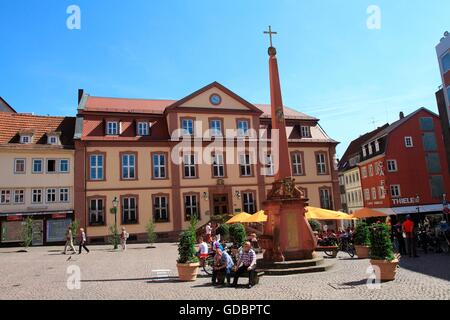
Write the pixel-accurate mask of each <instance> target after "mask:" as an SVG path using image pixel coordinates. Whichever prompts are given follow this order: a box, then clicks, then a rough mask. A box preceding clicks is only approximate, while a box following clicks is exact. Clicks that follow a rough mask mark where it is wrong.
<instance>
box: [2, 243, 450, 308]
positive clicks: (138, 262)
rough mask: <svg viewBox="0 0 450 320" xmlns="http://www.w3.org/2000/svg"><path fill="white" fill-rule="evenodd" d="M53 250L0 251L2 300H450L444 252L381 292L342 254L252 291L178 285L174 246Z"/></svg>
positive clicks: (406, 269) (408, 269)
mask: <svg viewBox="0 0 450 320" xmlns="http://www.w3.org/2000/svg"><path fill="white" fill-rule="evenodd" d="M58 249H60V248H55V247H44V248H30V249H29V252H27V253H18V252H17V249H6V248H3V249H0V272H1V277H0V299H77V300H78V299H162V300H166V299H196V300H200V299H202V300H203V299H221V300H223V299H224V300H244V299H276V300H278V299H296V300H302V299H408V300H411V299H446V300H448V299H450V255H449V254H428V255H425V254H422V255H421V257H420V258H417V259H410V258H403V259H402V261H401V266H402V267H401V268H400V269H399V271H398V273H397V279H396V280H395V281H393V282H389V283H383V284H381V288H379V289H369V288H368V287H367V285H366V283H367V280H366V279H367V277H368V275H367V274H366V270H367V267H368V266H369V260H356V259H349V257H348V256H346V255H345V254H342V253H341V254H340V255H339V256H338V259H335V262H336V263H335V265H334V267H333V268H332V269H331V270H330V271H327V272H324V273H313V274H302V275H292V276H281V277H280V276H278V277H275V276H265V277H263V278H262V279H261V282H260V284H259V285H258V286H255V287H254V288H253V289H251V290H249V289H246V288H244V287H242V288H238V289H235V288H215V287H212V286H211V285H210V284H209V282H210V279H209V278H207V277H206V275H204V274H203V273H201V274H200V275H199V278H198V279H197V281H196V282H193V283H183V282H178V281H177V277H176V276H177V271H176V263H175V261H176V256H177V247H176V245H175V244H157V245H156V248H147V246H146V245H131V246H129V249H128V251H126V252H121V251H119V252H114V251H113V250H111V249H110V247H102V246H95V247H92V248H91V253H89V254H86V253H83V254H82V255H66V256H65V255H62V254H61V251H60V250H58ZM69 257H71V258H70V260H69V261H67V259H69ZM72 265H75V266H78V267H79V268H80V270H81V279H82V280H81V288H80V289H79V290H69V289H68V287H67V279H68V277H69V275H68V274H67V267H68V266H72ZM156 269H170V270H171V271H172V277H171V278H168V279H157V278H156V277H155V276H154V274H152V270H156ZM155 278H156V279H155ZM240 282H241V283H242V284H246V283H247V279H242V280H240Z"/></svg>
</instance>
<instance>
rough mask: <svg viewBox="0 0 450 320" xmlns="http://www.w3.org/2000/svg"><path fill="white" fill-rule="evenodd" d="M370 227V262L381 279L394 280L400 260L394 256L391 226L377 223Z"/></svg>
mask: <svg viewBox="0 0 450 320" xmlns="http://www.w3.org/2000/svg"><path fill="white" fill-rule="evenodd" d="M369 229H370V230H369V239H370V263H371V264H372V266H373V267H374V269H375V272H376V273H377V278H379V280H380V281H392V280H394V279H395V274H396V272H397V266H398V260H397V259H396V258H395V256H394V250H393V248H392V241H391V236H390V232H389V226H388V225H387V224H386V223H375V224H373V225H371V226H370V228H369ZM378 273H379V274H378Z"/></svg>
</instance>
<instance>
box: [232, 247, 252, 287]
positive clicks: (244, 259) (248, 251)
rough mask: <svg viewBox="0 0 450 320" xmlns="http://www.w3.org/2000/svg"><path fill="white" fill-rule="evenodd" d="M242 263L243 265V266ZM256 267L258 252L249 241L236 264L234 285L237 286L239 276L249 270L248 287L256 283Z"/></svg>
mask: <svg viewBox="0 0 450 320" xmlns="http://www.w3.org/2000/svg"><path fill="white" fill-rule="evenodd" d="M241 264H242V266H241ZM255 268H256V253H255V251H253V249H252V245H251V243H250V242H249V241H247V242H245V243H244V249H243V250H242V252H241V254H240V256H239V259H238V261H237V263H236V265H235V266H234V271H235V275H234V281H233V287H237V284H238V281H239V277H240V276H241V275H242V274H243V273H245V272H248V288H249V289H250V288H251V287H252V286H253V285H254V278H255V274H256V272H255Z"/></svg>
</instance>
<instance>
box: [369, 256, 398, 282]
mask: <svg viewBox="0 0 450 320" xmlns="http://www.w3.org/2000/svg"><path fill="white" fill-rule="evenodd" d="M370 264H371V265H372V266H374V267H378V270H379V271H380V274H379V275H378V272H377V269H375V272H376V273H377V279H378V277H379V280H380V281H392V280H395V274H396V273H397V266H398V260H397V259H394V260H392V261H387V260H374V259H371V260H370Z"/></svg>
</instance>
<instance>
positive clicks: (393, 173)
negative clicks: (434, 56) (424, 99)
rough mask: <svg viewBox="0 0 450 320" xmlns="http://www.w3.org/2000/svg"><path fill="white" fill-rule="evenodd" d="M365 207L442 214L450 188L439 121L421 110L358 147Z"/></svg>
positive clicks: (399, 211) (385, 210) (401, 115)
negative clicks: (360, 156) (360, 153)
mask: <svg viewBox="0 0 450 320" xmlns="http://www.w3.org/2000/svg"><path fill="white" fill-rule="evenodd" d="M361 152H362V161H361V162H360V163H359V169H360V174H361V184H362V189H363V197H364V206H365V207H368V208H377V209H378V210H380V211H384V212H386V213H389V214H393V213H395V214H411V213H417V212H420V213H442V211H443V199H444V197H445V194H446V193H447V194H449V192H450V177H449V174H448V171H447V169H446V168H447V159H446V155H445V145H444V141H443V138H442V131H441V122H440V119H439V116H437V115H436V114H435V113H433V112H431V111H429V110H427V109H425V108H421V109H419V110H417V111H415V112H413V113H411V114H410V115H408V116H406V117H405V116H403V113H401V114H400V119H399V120H398V121H396V122H394V123H393V124H391V125H390V126H388V127H387V128H385V129H384V130H382V131H380V132H379V133H378V134H377V135H375V136H373V137H372V138H371V139H370V140H367V141H365V142H364V143H363V144H362V145H361Z"/></svg>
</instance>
